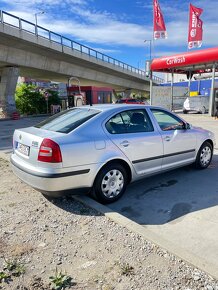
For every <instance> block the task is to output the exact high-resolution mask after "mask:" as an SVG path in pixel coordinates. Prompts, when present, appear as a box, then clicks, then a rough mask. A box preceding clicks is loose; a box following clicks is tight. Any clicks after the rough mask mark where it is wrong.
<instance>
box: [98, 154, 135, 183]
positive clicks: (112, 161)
mask: <svg viewBox="0 0 218 290" xmlns="http://www.w3.org/2000/svg"><path fill="white" fill-rule="evenodd" d="M117 162H118V163H119V164H121V165H123V167H124V168H125V169H126V172H127V176H128V183H130V182H131V180H132V171H131V168H130V165H129V164H128V163H127V162H126V161H125V160H123V159H120V158H115V159H112V160H109V161H107V162H106V163H105V164H104V165H103V166H102V167H101V168H99V170H98V173H97V174H96V177H95V180H96V178H97V176H98V174H99V172H100V171H101V170H102V169H103V168H104V167H106V166H108V165H109V164H113V163H117ZM95 180H94V183H95Z"/></svg>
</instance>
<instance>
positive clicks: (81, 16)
mask: <svg viewBox="0 0 218 290" xmlns="http://www.w3.org/2000/svg"><path fill="white" fill-rule="evenodd" d="M90 1H91V2H90ZM2 2H5V3H6V0H4V1H2ZM143 2H144V1H143ZM143 2H142V1H141V0H140V1H138V2H137V5H138V6H141V7H142V6H143V5H145V4H144V3H143ZM7 3H10V5H11V10H10V12H11V13H13V14H15V15H18V16H20V17H22V18H24V19H27V20H29V21H32V22H35V19H34V14H35V13H36V12H37V11H40V10H39V7H40V8H42V10H43V11H46V14H41V15H38V24H39V25H40V26H43V27H45V28H47V29H50V30H52V31H54V32H57V33H59V34H61V35H65V36H67V37H69V38H71V39H72V40H76V41H79V42H82V43H87V44H90V45H92V46H93V43H95V44H96V45H100V46H108V47H113V48H114V47H119V46H124V47H132V48H134V47H135V48H140V47H145V43H144V40H145V39H151V34H152V30H153V26H152V23H149V22H148V23H144V24H141V23H131V22H128V21H127V19H125V20H123V18H122V16H123V15H120V14H119V15H115V14H114V13H110V12H108V11H106V10H101V11H100V10H97V9H95V8H94V5H90V3H92V4H94V1H93V2H92V0H66V1H62V2H60V1H59V0H34V1H29V0H22V1H21V0H17V1H14V2H12V1H11V2H8V1H7ZM160 4H161V8H162V11H163V13H164V17H165V22H166V27H167V32H168V39H167V40H158V41H155V50H157V52H158V51H159V50H160V49H161V50H167V49H166V48H168V50H169V51H174V50H177V49H178V50H180V49H181V50H183V51H184V47H186V46H187V34H188V9H189V3H188V2H187V1H183V2H182V3H181V2H180V1H179V3H178V2H177V1H164V0H162V1H161V3H160ZM8 5H9V4H8ZM60 5H62V6H61V8H60ZM195 5H196V6H198V7H202V8H203V9H204V13H203V14H202V19H203V20H204V34H203V36H204V39H203V43H204V45H207V46H212V45H216V43H217V41H216V39H217V31H218V24H217V21H216V20H215V19H216V18H215V17H217V16H216V9H214V2H213V1H211V0H207V2H206V3H205V1H196V2H195ZM23 7H25V12H23V11H24V9H23ZM44 8H45V9H44ZM57 9H60V11H61V13H60V14H59V15H57ZM144 9H145V10H146V11H147V10H150V11H151V10H152V5H151V4H146V7H145V8H144ZM207 11H210V13H207ZM55 13H56V18H54V14H55ZM63 15H66V16H65V17H64V18H63ZM103 49H107V48H103ZM107 51H108V52H110V48H109V49H107ZM112 51H114V50H112ZM112 51H111V52H112ZM115 51H116V49H115Z"/></svg>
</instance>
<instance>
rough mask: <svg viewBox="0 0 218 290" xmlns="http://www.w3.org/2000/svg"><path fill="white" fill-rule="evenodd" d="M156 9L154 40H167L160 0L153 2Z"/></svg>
mask: <svg viewBox="0 0 218 290" xmlns="http://www.w3.org/2000/svg"><path fill="white" fill-rule="evenodd" d="M153 7H154V39H159V38H167V32H166V27H165V23H164V18H163V14H162V12H161V9H160V5H159V3H158V0H153Z"/></svg>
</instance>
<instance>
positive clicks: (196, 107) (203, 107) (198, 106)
mask: <svg viewBox="0 0 218 290" xmlns="http://www.w3.org/2000/svg"><path fill="white" fill-rule="evenodd" d="M208 110H209V96H193V97H188V98H187V99H186V100H185V102H184V104H183V113H184V114H187V113H188V112H190V111H194V112H197V113H201V114H205V113H207V112H208Z"/></svg>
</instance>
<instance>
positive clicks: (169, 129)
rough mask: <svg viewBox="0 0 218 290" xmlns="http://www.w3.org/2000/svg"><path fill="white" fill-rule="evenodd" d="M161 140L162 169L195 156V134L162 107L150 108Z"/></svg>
mask: <svg viewBox="0 0 218 290" xmlns="http://www.w3.org/2000/svg"><path fill="white" fill-rule="evenodd" d="M151 112H152V114H153V117H154V118H155V120H156V122H157V124H158V126H159V130H160V133H161V136H162V140H163V149H164V153H163V164H162V169H170V168H173V167H178V166H180V165H185V164H188V163H191V162H193V161H194V160H195V156H196V135H195V134H193V132H192V130H191V129H185V127H184V122H183V121H182V120H181V119H180V118H179V117H177V116H175V115H174V114H171V113H170V112H168V111H165V110H162V109H151Z"/></svg>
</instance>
